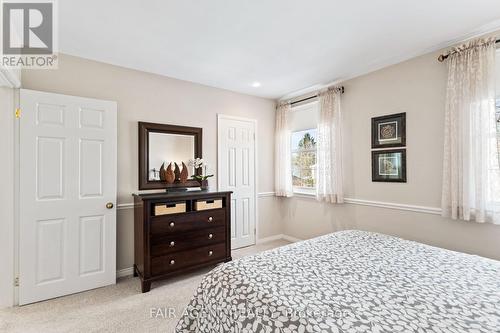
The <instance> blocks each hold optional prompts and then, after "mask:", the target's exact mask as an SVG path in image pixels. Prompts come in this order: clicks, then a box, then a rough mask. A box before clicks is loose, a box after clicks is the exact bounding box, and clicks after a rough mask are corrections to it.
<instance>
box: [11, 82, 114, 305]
mask: <svg viewBox="0 0 500 333" xmlns="http://www.w3.org/2000/svg"><path fill="white" fill-rule="evenodd" d="M20 102H21V118H20V235H19V238H20V239H19V245H20V252H19V260H20V267H19V269H20V272H19V273H20V276H19V278H20V280H19V303H20V304H21V305H22V304H28V303H33V302H37V301H41V300H45V299H49V298H54V297H58V296H62V295H67V294H72V293H76V292H80V291H83V290H88V289H92V288H97V287H101V286H105V285H109V284H114V283H115V281H116V208H115V205H116V141H117V133H116V111H117V110H116V109H117V106H116V103H115V102H110V101H101V100H95V99H89V98H82V97H74V96H65V95H58V94H51V93H45V92H39V91H32V90H24V89H22V90H21V92H20Z"/></svg>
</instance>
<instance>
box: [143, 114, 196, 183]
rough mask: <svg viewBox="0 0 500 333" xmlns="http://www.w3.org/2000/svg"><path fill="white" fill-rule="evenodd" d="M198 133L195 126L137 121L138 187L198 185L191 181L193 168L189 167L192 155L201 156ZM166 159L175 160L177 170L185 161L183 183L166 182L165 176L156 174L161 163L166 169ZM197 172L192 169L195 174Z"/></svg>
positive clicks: (194, 156)
mask: <svg viewBox="0 0 500 333" xmlns="http://www.w3.org/2000/svg"><path fill="white" fill-rule="evenodd" d="M202 136H203V135H202V129H201V128H198V127H187V126H178V125H166V124H155V123H144V122H139V189H140V190H150V189H161V188H184V187H198V186H200V184H199V183H198V182H197V181H195V180H191V176H192V175H193V174H194V170H193V167H190V166H189V161H190V160H191V159H194V158H196V157H200V158H202V151H201V150H202ZM170 162H175V163H177V164H178V165H179V168H180V169H181V170H182V162H184V163H185V164H186V166H187V171H188V180H187V181H186V182H183V183H182V182H180V181H179V179H177V180H175V181H174V183H168V182H166V181H165V177H161V176H160V169H161V166H162V164H163V163H165V168H167V167H168V165H169V163H170ZM173 167H174V164H173V163H172V168H173ZM200 172H201V170H196V174H199V173H200ZM162 179H163V180H162Z"/></svg>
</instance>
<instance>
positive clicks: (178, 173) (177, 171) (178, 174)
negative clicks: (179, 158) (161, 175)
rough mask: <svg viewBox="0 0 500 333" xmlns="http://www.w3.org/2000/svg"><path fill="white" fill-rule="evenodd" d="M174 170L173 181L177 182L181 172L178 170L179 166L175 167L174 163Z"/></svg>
mask: <svg viewBox="0 0 500 333" xmlns="http://www.w3.org/2000/svg"><path fill="white" fill-rule="evenodd" d="M174 165H175V169H174V175H175V180H179V179H180V178H181V170H180V169H179V165H177V163H176V162H174Z"/></svg>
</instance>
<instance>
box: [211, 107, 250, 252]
mask: <svg viewBox="0 0 500 333" xmlns="http://www.w3.org/2000/svg"><path fill="white" fill-rule="evenodd" d="M222 119H228V120H241V121H247V122H252V123H254V126H255V140H254V141H253V142H254V143H253V144H254V149H255V158H254V168H255V177H254V187H255V191H254V192H255V198H254V200H255V229H254V231H253V232H254V233H255V237H254V239H255V244H256V243H257V235H258V234H259V202H258V193H259V191H258V187H257V184H258V181H257V178H258V174H259V172H258V171H259V170H258V165H259V161H258V160H259V154H258V149H257V148H258V146H259V145H258V144H257V143H258V140H259V135H258V134H257V133H258V122H257V119H252V118H244V117H238V116H230V115H226V114H221V113H217V190H220V188H221V178H220V176H219V175H220V174H221V161H220V153H219V152H220V150H221V143H220V141H219V134H218V133H219V128H220V121H221V120H222Z"/></svg>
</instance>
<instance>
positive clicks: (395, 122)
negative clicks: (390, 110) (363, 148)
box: [372, 113, 406, 149]
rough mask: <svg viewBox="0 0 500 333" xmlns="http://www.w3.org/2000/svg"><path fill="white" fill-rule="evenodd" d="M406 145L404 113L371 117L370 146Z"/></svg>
mask: <svg viewBox="0 0 500 333" xmlns="http://www.w3.org/2000/svg"><path fill="white" fill-rule="evenodd" d="M404 146H406V113H396V114H391V115H388V116H382V117H375V118H372V148H374V149H376V148H389V147H404Z"/></svg>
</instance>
